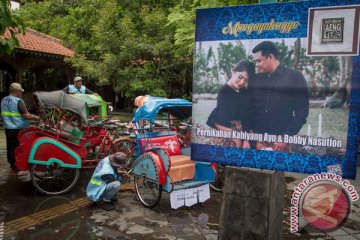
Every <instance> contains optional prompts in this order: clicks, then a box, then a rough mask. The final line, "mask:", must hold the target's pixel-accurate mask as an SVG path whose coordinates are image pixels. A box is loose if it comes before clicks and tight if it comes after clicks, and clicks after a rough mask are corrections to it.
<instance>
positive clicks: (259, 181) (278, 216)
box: [219, 167, 285, 240]
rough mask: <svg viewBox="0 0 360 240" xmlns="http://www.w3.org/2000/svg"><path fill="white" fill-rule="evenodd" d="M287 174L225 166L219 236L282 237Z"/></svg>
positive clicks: (249, 239)
mask: <svg viewBox="0 0 360 240" xmlns="http://www.w3.org/2000/svg"><path fill="white" fill-rule="evenodd" d="M284 183H285V178H284V173H283V172H277V171H270V170H259V169H250V168H239V167H226V169H225V185H224V192H223V198H224V201H223V204H222V207H221V213H220V229H219V239H220V240H222V239H223V240H225V239H226V240H228V239H236V240H242V239H244V240H245V239H246V240H251V239H269V240H270V239H276V240H279V239H282V238H283V235H282V216H283V204H284V203H283V202H284V201H283V198H284V187H285V186H284Z"/></svg>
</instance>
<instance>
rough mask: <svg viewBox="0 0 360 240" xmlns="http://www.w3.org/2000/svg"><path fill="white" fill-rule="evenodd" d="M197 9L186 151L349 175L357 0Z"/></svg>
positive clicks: (355, 105)
mask: <svg viewBox="0 0 360 240" xmlns="http://www.w3.org/2000/svg"><path fill="white" fill-rule="evenodd" d="M338 5H339V2H334V1H325V0H316V1H305V2H304V1H303V2H287V3H271V4H257V5H243V6H234V7H224V8H210V9H198V10H197V13H196V31H195V57H194V81H193V115H192V116H193V130H192V159H194V160H198V161H210V162H216V163H220V164H226V165H233V166H244V167H253V168H260V169H273V170H280V171H291V172H304V173H320V172H326V171H334V169H335V170H336V172H337V173H338V174H342V176H343V177H346V178H355V176H356V165H357V151H358V142H359V136H360V90H359V89H360V72H359V69H360V57H359V13H360V5H359V4H358V1H356V0H349V1H342V2H341V6H338Z"/></svg>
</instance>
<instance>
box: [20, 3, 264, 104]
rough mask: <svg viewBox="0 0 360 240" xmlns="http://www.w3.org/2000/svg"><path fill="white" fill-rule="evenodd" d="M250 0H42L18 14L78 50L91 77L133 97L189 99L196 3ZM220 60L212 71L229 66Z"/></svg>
mask: <svg viewBox="0 0 360 240" xmlns="http://www.w3.org/2000/svg"><path fill="white" fill-rule="evenodd" d="M249 3H257V0H256V1H255V0H251V1H235V0H182V1H178V0H158V1H154V0H141V1H140V0H77V1H75V0H63V1H58V0H44V1H41V2H38V3H36V2H31V3H27V4H25V6H24V7H22V8H21V9H20V13H21V16H23V17H24V19H25V20H26V23H27V24H29V26H30V27H31V28H34V29H36V30H39V31H42V32H45V33H48V34H51V35H53V36H55V37H58V38H60V39H62V40H64V42H65V44H66V45H67V46H69V47H71V48H72V49H74V50H75V52H76V54H75V56H74V57H72V58H71V59H67V61H68V62H69V63H70V64H72V65H73V66H74V67H75V68H76V71H77V73H78V74H80V75H82V76H84V77H85V78H86V79H87V81H94V82H95V83H96V84H98V85H104V84H110V85H112V86H113V89H114V90H115V92H116V93H119V94H121V95H122V96H126V97H128V98H130V99H133V98H134V97H135V96H137V95H144V94H150V95H157V96H164V97H186V98H189V96H190V95H189V93H190V92H191V91H192V74H193V62H192V61H193V49H194V30H195V25H194V23H195V12H196V8H207V7H219V6H229V5H240V4H249ZM234 50H235V51H240V52H241V49H240V48H235V49H234ZM228 51H230V49H227V48H226V46H224V49H223V50H222V52H224V55H226V58H232V60H231V62H234V63H236V59H235V55H237V54H240V53H239V52H234V53H233V55H229V56H228V54H230V53H227V52H228ZM210 55H211V54H210ZM210 58H211V56H209V59H207V60H206V61H211V60H210ZM213 60H214V59H213ZM224 61H225V60H224ZM204 64H205V63H203V65H204ZM220 64H222V65H221V67H220V69H215V68H213V69H211V74H212V75H213V76H216V75H217V74H219V70H220V71H223V72H228V71H229V67H228V66H225V64H224V63H223V62H220ZM204 66H205V65H204ZM198 74H200V73H198Z"/></svg>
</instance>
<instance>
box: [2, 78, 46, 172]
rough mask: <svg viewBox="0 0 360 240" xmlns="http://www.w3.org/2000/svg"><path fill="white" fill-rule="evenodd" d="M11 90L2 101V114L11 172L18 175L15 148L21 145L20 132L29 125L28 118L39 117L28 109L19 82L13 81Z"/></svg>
mask: <svg viewBox="0 0 360 240" xmlns="http://www.w3.org/2000/svg"><path fill="white" fill-rule="evenodd" d="M9 91H10V94H9V96H6V97H4V98H3V100H2V101H1V116H2V118H3V122H4V129H5V136H6V149H7V160H8V162H9V163H10V168H11V171H10V174H11V175H16V174H17V172H18V170H17V168H16V165H15V148H16V147H17V146H19V140H18V133H19V132H20V130H21V129H23V128H25V127H27V126H29V122H28V120H39V117H38V116H35V115H32V114H30V113H29V111H28V110H27V108H26V105H25V102H24V101H23V100H22V99H21V97H22V94H23V92H24V89H22V87H21V85H20V84H19V83H15V82H14V83H11V85H10V89H9Z"/></svg>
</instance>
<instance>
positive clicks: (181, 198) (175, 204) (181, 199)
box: [170, 190, 185, 209]
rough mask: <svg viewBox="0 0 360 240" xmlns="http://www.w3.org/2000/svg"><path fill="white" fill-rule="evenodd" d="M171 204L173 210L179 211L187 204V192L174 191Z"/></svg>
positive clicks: (171, 194)
mask: <svg viewBox="0 0 360 240" xmlns="http://www.w3.org/2000/svg"><path fill="white" fill-rule="evenodd" d="M170 204H171V208H172V209H178V208H179V207H182V206H184V204H185V190H177V191H172V192H171V193H170Z"/></svg>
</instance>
